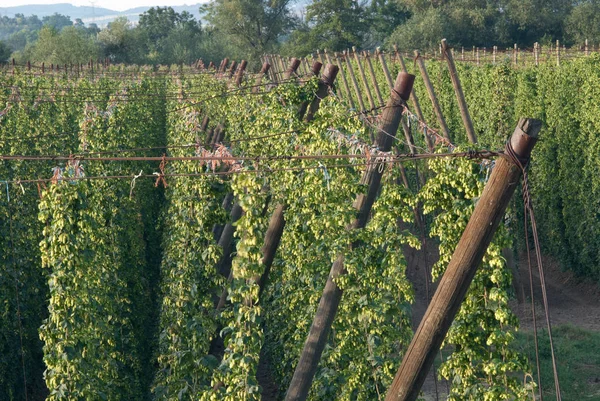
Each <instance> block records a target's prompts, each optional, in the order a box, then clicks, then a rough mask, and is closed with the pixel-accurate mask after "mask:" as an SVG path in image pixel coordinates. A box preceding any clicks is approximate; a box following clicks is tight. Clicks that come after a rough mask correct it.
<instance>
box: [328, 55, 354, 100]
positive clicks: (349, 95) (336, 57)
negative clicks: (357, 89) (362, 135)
mask: <svg viewBox="0 0 600 401" xmlns="http://www.w3.org/2000/svg"><path fill="white" fill-rule="evenodd" d="M333 55H334V56H335V62H336V63H337V65H338V67H340V76H341V77H342V84H343V88H344V92H346V93H345V95H346V97H347V99H348V102H349V103H350V107H351V108H352V109H356V106H355V105H354V99H352V92H350V87H349V86H348V80H347V79H346V74H345V73H344V68H343V67H342V61H341V60H340V56H339V54H338V53H337V52H335V53H334V54H333Z"/></svg>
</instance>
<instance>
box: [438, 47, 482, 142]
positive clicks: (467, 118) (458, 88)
mask: <svg viewBox="0 0 600 401" xmlns="http://www.w3.org/2000/svg"><path fill="white" fill-rule="evenodd" d="M442 51H443V53H444V55H445V56H446V61H447V62H448V70H450V79H451V80H452V86H453V87H454V93H455V94H456V101H457V102H458V107H459V108H460V115H461V117H462V120H463V124H464V126H465V129H466V131H467V137H468V138H469V142H471V143H477V135H475V129H474V128H473V121H472V120H471V115H470V114H469V108H468V107H467V102H466V100H465V95H464V93H463V90H462V85H461V84H460V78H459V77H458V72H456V65H455V64H454V57H452V52H451V51H450V48H449V47H448V43H447V42H446V39H442Z"/></svg>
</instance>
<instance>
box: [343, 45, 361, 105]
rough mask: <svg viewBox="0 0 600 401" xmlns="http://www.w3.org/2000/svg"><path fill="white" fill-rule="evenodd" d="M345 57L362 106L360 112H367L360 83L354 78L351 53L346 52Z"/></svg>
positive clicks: (359, 103)
mask: <svg viewBox="0 0 600 401" xmlns="http://www.w3.org/2000/svg"><path fill="white" fill-rule="evenodd" d="M344 56H345V59H346V66H347V67H348V74H349V75H350V79H351V80H352V85H353V86H354V92H356V98H357V99H358V105H359V106H360V112H361V113H364V112H365V110H366V109H365V102H364V101H363V98H362V94H361V93H360V89H359V88H358V82H356V77H355V76H354V69H353V68H352V63H351V62H350V52H349V51H345V52H344Z"/></svg>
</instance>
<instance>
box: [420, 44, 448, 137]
mask: <svg viewBox="0 0 600 401" xmlns="http://www.w3.org/2000/svg"><path fill="white" fill-rule="evenodd" d="M415 57H416V60H417V65H418V66H419V70H420V71H421V76H422V77H423V81H424V82H425V87H426V88H427V93H428V94H429V99H430V100H431V104H432V105H433V111H434V112H435V116H436V118H437V120H438V124H439V125H440V128H441V129H442V134H443V135H444V138H446V140H448V142H452V139H451V138H450V130H448V125H446V120H445V119H444V115H443V114H442V108H441V107H440V104H439V102H438V100H437V97H436V95H435V90H434V89H433V85H432V84H431V81H430V80H429V75H428V74H427V69H426V68H425V63H424V62H423V58H422V57H421V55H420V54H419V52H418V51H417V50H415Z"/></svg>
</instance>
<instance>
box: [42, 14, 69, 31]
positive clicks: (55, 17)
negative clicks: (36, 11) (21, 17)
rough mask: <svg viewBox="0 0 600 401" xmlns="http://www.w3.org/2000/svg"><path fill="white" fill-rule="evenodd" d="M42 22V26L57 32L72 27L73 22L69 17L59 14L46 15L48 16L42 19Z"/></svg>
mask: <svg viewBox="0 0 600 401" xmlns="http://www.w3.org/2000/svg"><path fill="white" fill-rule="evenodd" d="M42 22H43V23H44V25H46V26H49V27H52V28H54V29H56V30H57V31H60V30H61V29H63V28H65V27H67V26H72V25H73V21H71V17H69V16H66V15H62V14H59V13H54V14H52V15H48V16H46V17H44V18H42Z"/></svg>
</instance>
